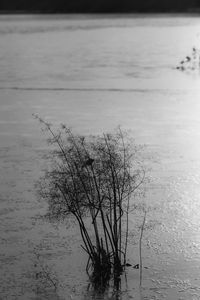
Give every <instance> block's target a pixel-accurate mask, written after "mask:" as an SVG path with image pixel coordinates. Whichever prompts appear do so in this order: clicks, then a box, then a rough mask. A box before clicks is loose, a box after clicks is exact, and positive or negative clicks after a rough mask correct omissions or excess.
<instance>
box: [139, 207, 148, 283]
mask: <svg viewBox="0 0 200 300" xmlns="http://www.w3.org/2000/svg"><path fill="white" fill-rule="evenodd" d="M146 214H147V212H146V211H145V213H144V218H143V222H142V226H141V231H140V241H139V256H140V286H141V285H142V237H143V232H144V225H145V222H146Z"/></svg>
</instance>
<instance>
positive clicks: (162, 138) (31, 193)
mask: <svg viewBox="0 0 200 300" xmlns="http://www.w3.org/2000/svg"><path fill="white" fill-rule="evenodd" d="M199 34H200V20H199V17H194V16H183V15H182V16H170V15H162V16H159V15H156V16H154V15H150V16H145V15H144V16H141V15H128V16H119V15H110V16H109V15H106V16H84V15H82V16H80V15H79V16H77V15H72V16H64V15H63V16H0V157H1V160H0V170H1V172H0V188H1V189H0V190H1V193H0V216H1V218H0V233H1V234H0V239H1V244H0V245H1V246H0V260H1V271H0V277H1V292H0V299H9V300H10V299H20V300H21V299H38V300H39V299H41V300H42V299H66V300H67V299H76V300H78V299H123V300H125V299H140V300H141V299H145V300H146V299H149V300H150V299H157V300H162V299H167V300H172V299H173V300H181V299H182V300H188V299H199V298H200V279H199V278H200V276H199V274H200V234H199V228H200V213H199V212H200V185H199V183H200V171H199V169H200V156H199V152H200V78H199V74H198V72H195V73H193V74H184V73H181V72H178V71H177V70H175V67H176V65H177V64H178V63H179V61H180V60H181V59H183V58H184V57H185V56H186V55H188V54H190V53H191V49H192V47H193V46H199ZM32 113H38V114H39V115H40V116H42V117H45V118H46V119H47V120H49V121H51V122H52V123H53V124H55V125H58V124H60V123H61V122H64V123H66V124H67V125H69V126H72V127H73V128H74V130H75V131H76V132H80V133H85V134H88V133H93V134H95V133H101V132H102V131H107V130H112V129H113V128H114V127H116V126H117V125H119V124H120V125H122V127H124V128H128V129H131V130H132V133H133V135H134V137H135V140H136V142H137V143H141V144H145V145H146V148H145V153H144V157H145V158H144V160H145V164H147V166H148V167H149V168H150V169H151V171H149V174H148V176H150V179H151V180H150V182H149V183H148V184H147V185H146V201H147V203H148V204H149V206H151V207H152V206H155V207H156V209H155V210H151V211H150V212H149V213H148V215H147V224H148V223H149V224H150V223H152V222H154V221H156V226H154V227H153V229H151V230H150V229H148V230H146V231H145V237H144V243H143V256H144V263H143V264H144V266H145V267H146V268H145V269H144V270H143V287H142V289H139V287H138V285H139V274H138V271H137V270H134V269H133V268H130V269H128V270H127V277H126V278H127V280H126V279H125V277H124V276H122V282H121V292H120V293H118V292H117V291H115V290H113V289H112V287H110V289H108V290H106V291H105V292H104V294H101V293H100V292H97V291H94V290H93V289H92V287H91V286H90V285H89V282H88V278H87V276H86V275H85V269H84V268H85V262H86V257H85V256H84V253H82V250H81V248H80V246H79V245H80V239H79V238H77V236H78V235H77V229H76V226H75V225H73V224H71V226H69V228H68V229H67V231H66V226H64V225H60V226H59V227H56V226H53V225H49V224H48V223H46V222H45V221H44V220H42V219H41V218H39V216H40V215H41V214H43V213H44V212H45V210H46V205H45V204H44V203H40V202H38V201H37V198H36V195H35V188H34V183H35V181H36V180H37V179H38V177H39V176H40V175H41V174H42V170H43V169H44V166H45V160H44V158H43V157H44V155H45V153H46V150H47V146H46V143H45V141H44V140H45V138H44V134H43V133H41V131H40V128H39V124H38V123H37V122H36V121H35V120H34V119H33V117H32ZM134 221H135V216H134V215H133V216H132V219H131V226H132V227H131V228H132V229H134V225H135V223H134ZM136 240H137V236H136ZM129 252H130V253H129V261H130V262H131V263H132V264H134V263H137V262H138V246H137V244H134V240H133V239H132V240H131V244H130V247H129ZM38 255H39V257H38ZM41 268H46V269H45V270H46V271H47V270H49V271H48V272H49V273H50V274H51V276H52V277H53V278H57V280H58V282H59V284H58V289H57V291H54V289H52V286H51V284H50V282H49V281H48V280H46V281H45V278H43V281H42V280H41V281H38V279H37V273H38V272H39V271H41ZM117 297H118V298H117ZM120 297H121V298H120Z"/></svg>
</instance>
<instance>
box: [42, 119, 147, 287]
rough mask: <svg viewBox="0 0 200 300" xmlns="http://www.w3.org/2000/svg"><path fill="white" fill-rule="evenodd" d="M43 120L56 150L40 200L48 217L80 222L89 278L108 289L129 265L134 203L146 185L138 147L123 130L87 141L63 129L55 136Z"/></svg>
mask: <svg viewBox="0 0 200 300" xmlns="http://www.w3.org/2000/svg"><path fill="white" fill-rule="evenodd" d="M37 118H38V117H37ZM38 119H39V120H40V122H42V124H43V125H44V126H45V128H46V129H47V131H48V132H49V133H50V135H51V138H50V139H49V143H50V144H51V145H53V146H54V150H53V151H52V152H51V154H52V158H53V164H52V166H51V169H50V170H48V171H46V173H45V176H44V177H43V178H42V180H41V181H40V183H39V185H40V195H41V196H42V197H43V198H45V199H46V200H47V201H48V204H49V212H48V213H49V216H51V217H53V218H55V219H60V218H66V217H67V216H69V215H73V216H74V217H75V218H76V220H77V222H78V225H79V228H80V233H81V237H82V241H83V245H82V248H83V249H84V250H85V251H86V252H87V254H88V263H87V267H86V269H87V272H88V273H89V269H90V268H91V270H92V273H93V277H92V278H93V280H94V281H97V282H99V281H102V283H104V282H106V281H107V280H108V279H109V277H110V275H111V273H112V272H113V273H114V274H120V273H121V272H122V270H123V267H124V266H125V264H126V255H127V242H128V223H129V222H128V221H129V220H128V217H129V209H130V197H131V196H132V195H133V193H134V192H135V191H136V190H137V189H138V188H139V186H140V185H141V183H142V182H143V179H144V172H143V170H142V169H141V167H139V164H138V162H137V159H136V157H137V155H136V154H137V152H138V147H136V146H134V145H133V143H132V142H131V140H130V139H129V137H128V135H127V133H126V132H123V131H122V130H121V129H118V130H117V131H116V132H115V133H112V134H103V135H102V136H89V137H85V136H79V135H75V134H73V133H72V131H71V130H70V129H69V128H67V127H66V126H64V125H62V127H61V129H60V131H59V132H58V133H55V132H54V131H53V130H52V128H51V126H50V124H48V123H46V122H44V121H43V120H42V119H40V118H38ZM88 217H89V220H90V222H91V225H92V226H91V227H92V230H91V228H90V230H88V228H87V222H88Z"/></svg>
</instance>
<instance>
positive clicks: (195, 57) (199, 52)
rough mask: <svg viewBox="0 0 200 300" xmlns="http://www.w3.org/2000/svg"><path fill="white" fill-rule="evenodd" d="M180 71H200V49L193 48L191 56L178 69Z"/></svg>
mask: <svg viewBox="0 0 200 300" xmlns="http://www.w3.org/2000/svg"><path fill="white" fill-rule="evenodd" d="M176 69H177V70H180V71H190V72H191V71H197V70H198V71H199V70H200V49H197V48H196V47H193V48H192V53H191V55H187V56H186V57H185V58H184V59H183V60H182V61H181V62H180V63H179V65H178V66H177V67H176Z"/></svg>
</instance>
